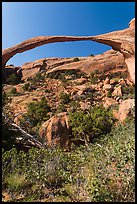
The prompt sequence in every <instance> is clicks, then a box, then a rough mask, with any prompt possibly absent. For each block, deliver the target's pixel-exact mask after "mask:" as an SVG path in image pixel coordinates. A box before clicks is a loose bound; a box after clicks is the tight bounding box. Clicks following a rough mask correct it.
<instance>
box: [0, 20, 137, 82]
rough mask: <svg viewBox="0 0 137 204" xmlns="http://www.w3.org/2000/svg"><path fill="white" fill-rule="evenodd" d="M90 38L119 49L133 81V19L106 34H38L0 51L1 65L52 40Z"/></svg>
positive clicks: (62, 40) (63, 40) (65, 40)
mask: <svg viewBox="0 0 137 204" xmlns="http://www.w3.org/2000/svg"><path fill="white" fill-rule="evenodd" d="M81 40H92V41H95V42H99V43H103V44H106V45H109V46H111V47H112V48H113V49H114V50H118V51H120V52H121V53H122V54H123V56H124V60H125V63H126V64H127V67H128V71H129V74H130V78H131V80H132V82H133V83H135V19H132V21H130V23H129V28H127V29H124V30H120V31H114V32H110V33H107V34H102V35H98V36H86V37H85V36H83V37H76V36H48V37H47V36H39V37H34V38H31V39H29V40H26V41H23V42H22V43H19V44H17V45H15V46H13V47H11V48H7V49H5V50H3V51H2V66H3V68H4V67H5V65H6V63H7V61H8V60H9V59H10V58H11V57H13V56H14V55H15V54H17V53H21V52H24V51H27V50H30V49H33V48H35V47H38V46H41V45H44V44H48V43H54V42H68V41H81ZM3 73H4V71H3Z"/></svg>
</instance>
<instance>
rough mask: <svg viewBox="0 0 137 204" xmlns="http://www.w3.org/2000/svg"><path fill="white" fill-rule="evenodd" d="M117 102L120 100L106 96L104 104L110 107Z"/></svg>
mask: <svg viewBox="0 0 137 204" xmlns="http://www.w3.org/2000/svg"><path fill="white" fill-rule="evenodd" d="M115 104H118V102H117V101H116V100H115V99H113V98H108V97H105V98H104V102H103V106H104V107H105V108H108V107H110V106H112V105H115Z"/></svg>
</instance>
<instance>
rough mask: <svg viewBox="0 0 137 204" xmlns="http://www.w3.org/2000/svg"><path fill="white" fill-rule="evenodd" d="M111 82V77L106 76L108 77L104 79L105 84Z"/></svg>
mask: <svg viewBox="0 0 137 204" xmlns="http://www.w3.org/2000/svg"><path fill="white" fill-rule="evenodd" d="M109 83H110V79H109V78H108V77H106V79H105V80H104V85H106V84H109Z"/></svg>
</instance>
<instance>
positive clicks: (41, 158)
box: [2, 148, 84, 197]
mask: <svg viewBox="0 0 137 204" xmlns="http://www.w3.org/2000/svg"><path fill="white" fill-rule="evenodd" d="M2 160H3V163H2V169H3V171H2V183H3V188H7V189H8V190H9V192H12V193H15V192H16V191H18V193H21V192H22V190H24V188H26V189H25V194H26V196H25V197H28V196H30V195H31V194H34V193H37V191H39V197H41V196H42V195H43V194H44V193H45V192H43V190H44V189H45V188H48V189H50V190H54V189H58V188H61V187H62V186H63V185H64V183H66V184H67V183H70V182H72V181H74V180H75V174H76V172H77V170H78V169H79V168H80V167H81V166H82V164H83V162H84V158H82V155H81V154H79V153H77V154H74V155H71V154H67V153H65V152H63V151H62V150H61V149H58V148H56V149H37V148H31V149H30V150H29V152H27V153H24V152H23V151H20V152H17V151H16V149H15V148H12V149H11V150H10V151H5V152H4V151H3V155H2ZM20 175H21V178H20ZM14 179H16V180H15V181H13V180H14ZM27 184H29V185H28V186H27ZM34 187H35V188H34Z"/></svg>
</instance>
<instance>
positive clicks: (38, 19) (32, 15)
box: [2, 2, 135, 66]
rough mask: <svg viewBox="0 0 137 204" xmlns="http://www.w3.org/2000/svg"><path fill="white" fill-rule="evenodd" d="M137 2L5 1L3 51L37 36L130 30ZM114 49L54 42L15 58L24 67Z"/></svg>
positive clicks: (91, 43) (91, 44)
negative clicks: (33, 63) (26, 64)
mask: <svg viewBox="0 0 137 204" xmlns="http://www.w3.org/2000/svg"><path fill="white" fill-rule="evenodd" d="M134 17H135V2H2V49H5V48H8V47H11V46H13V45H16V44H18V43H20V42H22V41H24V40H27V39H29V38H32V37H35V36H53V35H69V36H73V35H74V36H88V35H89V36H92V35H99V34H103V33H107V32H111V31H115V30H122V29H125V28H127V27H128V23H129V21H130V20H131V19H132V18H134ZM109 49H111V47H109V46H106V45H103V44H100V43H96V42H92V41H81V42H77V41H76V42H64V43H53V44H47V45H43V46H40V47H37V48H35V49H33V50H29V51H26V52H24V53H20V54H17V55H15V56H14V57H13V58H12V59H10V60H9V61H8V63H7V64H14V65H16V66H21V65H22V64H24V63H26V62H31V61H34V60H37V59H40V58H43V57H44V58H45V57H76V56H77V57H80V56H81V57H82V56H89V55H90V54H94V55H95V54H100V53H103V52H105V51H107V50H109Z"/></svg>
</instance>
